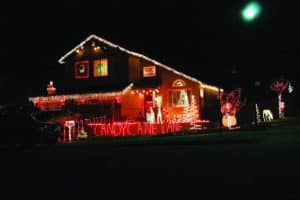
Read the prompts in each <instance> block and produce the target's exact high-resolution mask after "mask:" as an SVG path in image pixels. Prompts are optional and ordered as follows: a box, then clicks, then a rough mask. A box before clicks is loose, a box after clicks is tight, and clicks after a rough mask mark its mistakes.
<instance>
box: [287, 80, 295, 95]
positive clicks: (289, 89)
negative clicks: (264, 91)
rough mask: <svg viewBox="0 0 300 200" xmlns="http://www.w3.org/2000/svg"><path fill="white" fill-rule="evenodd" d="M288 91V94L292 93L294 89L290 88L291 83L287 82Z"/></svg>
mask: <svg viewBox="0 0 300 200" xmlns="http://www.w3.org/2000/svg"><path fill="white" fill-rule="evenodd" d="M288 91H289V93H292V92H293V91H294V87H293V86H292V83H291V82H289V87H288Z"/></svg>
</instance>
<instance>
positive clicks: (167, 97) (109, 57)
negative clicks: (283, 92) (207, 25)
mask: <svg viewBox="0 0 300 200" xmlns="http://www.w3.org/2000/svg"><path fill="white" fill-rule="evenodd" d="M58 62H59V63H60V64H62V65H63V66H62V68H63V69H62V72H64V73H65V74H64V81H65V82H64V83H62V84H61V85H60V88H59V91H55V90H54V86H53V82H50V84H49V85H48V88H47V94H46V95H45V94H44V95H40V96H35V97H30V98H29V100H30V101H31V102H32V103H33V104H34V105H35V107H37V108H38V109H40V110H41V111H43V112H53V111H57V110H68V111H69V112H70V113H73V115H70V116H69V117H65V118H59V119H52V120H56V121H58V122H60V123H61V124H62V127H65V134H64V136H65V139H66V140H70V138H86V137H87V136H88V135H98V136H127V135H157V134H166V133H168V132H178V131H182V130H188V129H189V128H190V127H191V126H193V123H194V122H197V123H209V122H210V121H217V120H218V117H217V115H215V116H214V115H208V113H209V112H211V110H216V109H218V104H217V103H216V96H217V94H218V92H223V89H222V88H219V87H215V86H212V85H208V84H205V83H203V82H202V81H200V80H198V79H196V78H194V77H191V76H189V75H187V74H184V73H182V72H179V71H177V70H175V69H174V68H171V67H169V66H166V65H164V64H162V63H160V62H158V61H156V60H154V59H151V58H148V57H147V56H145V55H142V54H139V53H136V52H133V51H130V50H127V49H125V48H123V47H120V46H118V45H116V44H113V43H111V42H109V41H107V40H105V39H103V38H100V37H98V36H96V35H90V36H89V37H87V38H86V39H85V40H84V41H82V42H81V43H79V44H78V45H77V46H76V47H74V48H73V49H71V50H70V51H69V52H67V53H66V54H65V55H64V56H62V57H61V58H60V59H59V61H58ZM75 116H76V117H75ZM95 116H101V118H105V121H103V120H102V121H99V120H93V119H95V118H98V117H95ZM207 116H209V118H208V117H207ZM64 119H67V121H74V122H75V124H74V123H73V122H72V123H71V124H70V122H67V124H65V123H66V120H65V121H64ZM71 125H72V126H71ZM73 132H75V135H77V136H75V135H74V134H73Z"/></svg>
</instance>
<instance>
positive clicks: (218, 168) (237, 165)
mask: <svg viewBox="0 0 300 200" xmlns="http://www.w3.org/2000/svg"><path fill="white" fill-rule="evenodd" d="M0 155H1V159H2V164H1V166H0V171H1V174H0V175H1V178H2V180H6V181H7V182H8V183H10V184H7V185H8V186H9V185H10V186H11V187H13V188H18V189H19V190H22V191H26V192H27V191H32V190H33V191H42V192H47V193H49V191H51V192H52V189H53V187H54V186H55V188H56V189H55V191H56V192H57V191H60V192H66V191H70V194H77V193H78V192H81V193H84V194H92V195H93V196H94V195H99V193H101V195H102V194H104V193H109V195H113V194H121V195H122V196H127V195H128V197H129V196H130V197H131V196H132V195H136V194H140V193H142V194H140V195H139V198H142V199H143V198H144V197H146V196H149V195H150V196H151V194H153V195H154V196H157V195H158V193H160V194H159V196H161V195H166V196H167V197H170V195H171V196H177V194H179V193H180V194H184V198H185V199H186V198H187V196H188V195H189V194H191V195H192V194H193V196H195V198H202V197H203V195H204V194H205V195H209V197H210V198H209V199H211V198H214V196H218V197H222V198H225V197H227V196H228V195H230V196H231V197H232V195H242V197H241V198H242V199H247V198H249V199H253V198H255V199H260V198H264V199H266V198H274V197H278V198H281V199H297V198H299V197H300V194H298V180H299V178H300V173H299V169H300V156H299V155H300V123H299V121H297V120H296V121H295V120H292V121H290V120H288V121H277V122H273V123H269V124H264V125H262V127H259V128H252V127H246V128H245V129H244V128H243V127H242V129H240V130H235V131H226V130H222V131H220V130H219V131H217V132H195V133H192V134H191V133H180V134H177V135H168V136H156V137H126V138H89V139H87V140H82V141H77V142H74V143H70V144H60V145H57V146H54V147H50V148H49V147H36V148H33V149H23V150H15V151H3V150H2V151H1V152H0ZM33 188H34V189H33ZM108 191H110V192H108ZM121 191H122V192H121ZM127 192H128V193H127ZM167 197H166V198H167ZM217 199H219V198H217Z"/></svg>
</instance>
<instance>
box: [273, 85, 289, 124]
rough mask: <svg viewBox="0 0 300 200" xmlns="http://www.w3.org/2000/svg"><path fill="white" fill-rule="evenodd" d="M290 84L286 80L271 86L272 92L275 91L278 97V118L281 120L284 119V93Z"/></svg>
mask: <svg viewBox="0 0 300 200" xmlns="http://www.w3.org/2000/svg"><path fill="white" fill-rule="evenodd" d="M288 85H289V82H288V81H286V80H280V81H276V82H274V83H272V84H271V86H270V88H271V90H273V91H275V92H276V93H277V96H278V117H279V119H283V118H284V107H285V105H284V102H283V101H282V93H283V92H284V91H285V90H286V89H287V87H288Z"/></svg>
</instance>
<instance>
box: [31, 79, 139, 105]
mask: <svg viewBox="0 0 300 200" xmlns="http://www.w3.org/2000/svg"><path fill="white" fill-rule="evenodd" d="M132 86H133V83H130V84H129V85H128V86H126V87H125V88H124V89H123V90H122V91H119V92H105V93H100V92H99V93H87V94H65V95H53V96H38V97H29V98H28V100H29V101H31V102H34V103H36V102H38V101H49V100H57V101H59V100H63V101H65V100H70V99H80V98H91V99H92V98H110V97H115V96H119V95H124V94H125V93H127V92H128V91H129V90H130V89H131V88H132Z"/></svg>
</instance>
